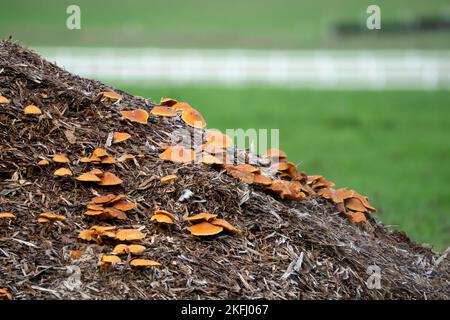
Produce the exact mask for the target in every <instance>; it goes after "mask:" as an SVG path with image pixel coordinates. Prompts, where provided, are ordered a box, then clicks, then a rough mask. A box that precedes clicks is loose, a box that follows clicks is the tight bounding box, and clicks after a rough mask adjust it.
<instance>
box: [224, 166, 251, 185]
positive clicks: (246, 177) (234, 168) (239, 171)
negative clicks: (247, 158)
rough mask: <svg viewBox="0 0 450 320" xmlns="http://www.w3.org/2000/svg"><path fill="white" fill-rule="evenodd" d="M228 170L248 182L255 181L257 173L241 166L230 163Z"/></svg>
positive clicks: (234, 176)
mask: <svg viewBox="0 0 450 320" xmlns="http://www.w3.org/2000/svg"><path fill="white" fill-rule="evenodd" d="M226 171H227V173H228V174H229V175H230V176H232V177H233V178H236V179H239V180H241V181H242V182H244V183H246V184H252V183H253V182H254V181H255V174H253V173H252V172H248V171H247V170H245V169H242V168H240V167H237V166H232V165H229V166H227V167H226Z"/></svg>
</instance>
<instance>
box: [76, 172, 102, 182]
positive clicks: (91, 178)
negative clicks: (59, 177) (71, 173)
mask: <svg viewBox="0 0 450 320" xmlns="http://www.w3.org/2000/svg"><path fill="white" fill-rule="evenodd" d="M77 180H78V181H82V182H99V181H100V180H101V179H100V178H99V177H98V176H96V175H95V174H93V173H90V172H87V173H83V174H82V175H80V176H78V177H77Z"/></svg>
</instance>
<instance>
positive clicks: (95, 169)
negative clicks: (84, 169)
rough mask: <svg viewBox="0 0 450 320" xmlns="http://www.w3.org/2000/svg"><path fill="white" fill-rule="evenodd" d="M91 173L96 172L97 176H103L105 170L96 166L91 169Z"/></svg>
mask: <svg viewBox="0 0 450 320" xmlns="http://www.w3.org/2000/svg"><path fill="white" fill-rule="evenodd" d="M89 173H92V174H95V175H96V176H102V175H103V171H102V170H100V169H98V168H94V169H92V170H91V171H89Z"/></svg>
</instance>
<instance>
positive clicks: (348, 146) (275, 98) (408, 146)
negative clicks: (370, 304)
mask: <svg viewBox="0 0 450 320" xmlns="http://www.w3.org/2000/svg"><path fill="white" fill-rule="evenodd" d="M116 86H117V87H119V88H121V89H124V90H126V91H128V92H131V93H133V94H136V95H140V96H144V97H148V98H151V99H152V100H153V101H159V99H160V98H161V97H172V98H177V99H181V100H182V101H188V102H190V103H191V104H192V105H193V106H194V107H196V108H197V109H198V110H200V111H201V112H202V113H203V115H204V116H205V118H206V120H207V122H208V128H218V129H221V130H225V129H228V128H243V129H249V128H267V129H270V128H279V129H280V140H281V142H280V143H281V148H282V149H284V150H285V151H286V152H287V153H288V155H289V158H290V159H291V160H292V161H294V162H296V163H300V168H301V169H302V170H305V171H306V172H307V173H308V174H321V175H324V176H325V177H327V178H329V179H331V180H333V181H335V182H336V184H337V186H338V187H349V188H354V189H356V190H357V191H359V192H361V193H363V194H366V195H368V196H369V197H370V198H371V200H372V202H373V204H374V205H375V206H376V207H377V208H379V211H380V212H379V214H377V216H378V217H379V218H380V219H381V220H382V221H383V222H384V223H386V224H389V225H393V226H394V227H395V228H397V229H401V230H404V231H406V232H407V233H408V234H410V235H411V236H412V237H413V239H415V240H417V241H420V242H427V243H431V244H433V245H435V248H436V249H437V250H444V249H445V248H447V247H448V246H449V245H450V219H449V213H450V166H449V165H448V164H449V163H450V142H449V137H450V117H449V107H450V95H449V94H448V92H435V91H433V92H414V91H410V92H409V91H403V92H401V91H386V92H377V91H314V90H308V91H304V90H278V89H263V88H259V89H258V88H245V89H230V88H228V89H224V88H209V87H208V88H205V87H174V88H170V89H169V88H167V87H166V86H162V87H136V86H132V87H130V86H126V85H120V84H119V85H116Z"/></svg>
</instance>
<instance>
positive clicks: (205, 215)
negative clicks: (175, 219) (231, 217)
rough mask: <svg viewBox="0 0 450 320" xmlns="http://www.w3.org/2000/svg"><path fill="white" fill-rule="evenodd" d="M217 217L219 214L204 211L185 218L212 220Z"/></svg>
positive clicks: (189, 219) (187, 219) (190, 219)
mask: <svg viewBox="0 0 450 320" xmlns="http://www.w3.org/2000/svg"><path fill="white" fill-rule="evenodd" d="M215 218H217V214H214V213H208V212H202V213H199V214H196V215H194V216H190V217H186V218H185V219H184V220H186V221H191V222H192V221H200V220H205V221H208V220H211V219H215Z"/></svg>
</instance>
